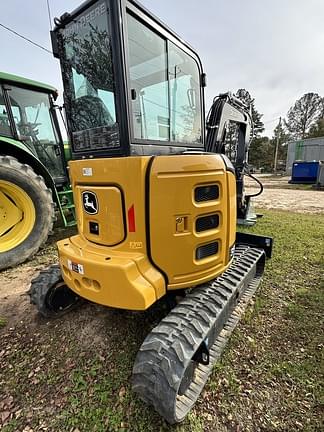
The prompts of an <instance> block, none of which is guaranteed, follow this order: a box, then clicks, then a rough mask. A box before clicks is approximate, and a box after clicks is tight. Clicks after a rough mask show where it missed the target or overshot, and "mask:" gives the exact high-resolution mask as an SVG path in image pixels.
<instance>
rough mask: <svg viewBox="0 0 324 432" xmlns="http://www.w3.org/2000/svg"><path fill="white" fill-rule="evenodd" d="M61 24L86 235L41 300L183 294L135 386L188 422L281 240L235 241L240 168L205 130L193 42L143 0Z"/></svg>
mask: <svg viewBox="0 0 324 432" xmlns="http://www.w3.org/2000/svg"><path fill="white" fill-rule="evenodd" d="M55 24H56V27H55V29H54V31H53V32H52V45H53V52H54V55H55V56H56V57H57V58H59V60H60V64H61V69H62V77H63V85H64V100H65V109H66V117H67V123H68V129H69V134H70V142H71V144H72V154H73V160H72V161H71V162H70V163H69V170H70V177H71V183H72V188H73V193H74V201H75V206H76V215H77V223H78V234H77V235H75V236H73V237H70V238H68V239H65V240H62V241H59V242H58V252H59V264H60V268H58V267H57V266H56V267H55V268H53V269H52V270H46V271H45V275H44V273H43V274H41V275H40V276H39V277H38V278H37V279H36V280H35V281H34V282H33V284H32V287H31V300H32V302H33V303H35V304H36V305H37V306H38V309H39V310H40V311H41V312H42V313H43V314H44V315H47V316H49V315H58V314H60V313H61V312H64V311H66V310H68V309H69V308H70V307H71V305H73V304H74V303H75V300H76V299H77V298H79V297H81V298H86V299H88V300H91V301H93V302H96V303H99V304H102V305H107V306H111V307H116V308H121V309H127V310H138V311H143V310H146V309H148V308H149V307H151V306H152V305H154V304H155V303H156V302H157V301H158V300H159V299H161V298H166V297H168V296H170V295H172V294H173V298H174V299H178V298H179V296H180V295H181V297H182V298H183V300H182V301H180V303H179V304H178V305H177V306H175V308H174V309H172V311H171V312H170V314H169V315H167V316H166V318H165V319H164V320H162V321H161V323H160V324H159V325H158V326H157V327H156V328H155V329H154V330H153V331H152V332H151V333H150V334H149V335H148V337H147V338H146V340H145V341H144V343H143V345H142V347H141V349H140V351H139V353H138V356H137V359H136V361H135V365H134V371H133V387H134V389H135V391H137V392H138V393H139V394H140V396H141V397H142V398H143V399H144V400H145V401H146V402H148V403H150V404H152V405H154V407H155V409H156V410H157V411H158V412H160V414H161V415H163V416H164V417H165V418H166V419H167V420H168V421H169V422H170V423H175V422H179V421H181V420H182V419H183V418H184V417H185V416H186V414H187V413H188V411H189V410H190V408H191V407H192V405H193V403H194V402H195V400H196V399H197V398H198V396H199V394H200V392H201V390H202V388H203V385H204V382H205V381H206V379H207V377H208V374H209V373H210V371H211V368H212V365H213V364H214V362H215V360H216V359H217V358H218V356H219V354H220V352H221V348H220V347H221V344H220V343H219V342H220V339H219V338H220V337H221V336H220V333H221V331H222V330H223V329H224V328H225V326H226V325H227V326H232V328H233V326H234V324H233V322H234V321H231V317H232V315H231V314H232V313H233V311H234V309H235V307H236V306H237V304H238V302H239V301H240V299H243V298H245V297H244V296H246V295H247V293H249V295H251V293H253V292H254V290H255V289H256V286H257V285H258V281H259V279H260V276H261V274H262V269H263V266H264V258H265V252H264V250H265V249H266V250H267V251H268V254H269V251H271V239H270V238H262V239H261V240H260V239H259V243H258V247H252V246H253V244H254V242H253V241H251V238H245V240H244V241H243V242H241V243H238V242H236V216H237V193H236V172H235V169H234V167H233V165H232V163H231V162H230V160H229V159H228V158H227V157H226V156H225V155H224V154H223V153H222V152H221V151H217V145H218V144H217V140H218V141H219V138H217V137H216V139H215V138H212V134H211V132H209V135H208V134H207V133H206V126H205V112H204V87H205V83H206V79H205V74H204V72H203V69H202V65H201V61H200V59H199V56H198V55H197V53H196V52H195V51H194V50H193V48H191V47H190V46H189V45H188V44H187V43H185V42H184V41H183V40H182V39H181V38H180V37H179V36H178V35H177V34H176V33H174V32H173V31H172V30H170V29H169V28H168V27H167V26H166V25H165V24H163V23H162V22H161V21H160V20H159V19H157V18H156V17H155V16H154V15H152V14H151V13H150V12H148V11H147V10H146V9H145V8H144V7H143V6H141V5H140V4H139V3H137V2H136V1H134V0H129V1H126V0H117V1H116V0H114V1H109V0H97V1H92V0H91V1H87V2H85V3H83V4H82V5H81V6H80V7H79V8H78V9H77V10H75V11H74V12H72V13H71V14H69V13H65V14H64V15H62V16H61V17H60V18H59V19H55ZM227 102H228V100H227ZM226 106H227V105H226ZM214 108H215V107H214ZM216 108H217V107H216ZM216 108H215V109H216ZM241 108H242V107H241ZM241 108H240V109H241ZM233 109H234V108H233ZM215 112H216V114H217V110H216V111H215V110H214V111H213V112H212V113H211V114H212V115H211V116H210V121H209V123H208V129H209V131H215V130H216V129H217V127H219V126H217V125H216V124H215V123H214V122H213V118H214V117H215V116H214V115H213V113H214V114H215ZM218 116H219V117H220V118H221V112H218ZM216 117H217V116H216ZM243 117H244V116H243ZM247 117H248V116H245V117H244V118H243V120H244V121H245V122H246V123H247ZM245 130H247V128H245ZM208 136H209V139H207V138H208ZM217 136H218V135H217ZM207 144H208V146H207ZM216 144H217V145H216ZM216 151H217V152H216ZM46 272H47V273H48V274H47V273H46ZM62 278H63V280H62ZM44 280H46V281H50V283H49V282H47V284H46V286H45V285H44ZM62 287H63V288H62ZM189 288H190V289H191V290H189V291H190V293H188V289H189ZM192 288H193V289H192ZM62 291H63V292H62ZM69 293H72V295H69ZM44 299H47V300H46V301H44ZM175 303H177V302H176V301H175ZM229 333H230V332H229V330H228V331H227V334H229ZM222 337H223V336H222ZM222 341H224V337H223V339H222Z"/></svg>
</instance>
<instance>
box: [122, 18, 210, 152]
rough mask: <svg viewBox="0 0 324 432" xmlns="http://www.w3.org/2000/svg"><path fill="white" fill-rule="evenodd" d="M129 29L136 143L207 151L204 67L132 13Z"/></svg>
mask: <svg viewBox="0 0 324 432" xmlns="http://www.w3.org/2000/svg"><path fill="white" fill-rule="evenodd" d="M127 25H128V28H127V33H128V64H129V76H130V87H131V99H132V120H133V133H134V138H135V139H142V140H155V141H167V142H170V141H171V142H178V143H184V144H188V145H189V146H190V145H192V144H194V145H195V146H197V145H199V146H202V136H201V135H202V131H201V101H200V72H199V67H198V64H197V63H196V61H195V60H194V59H193V58H192V57H190V56H189V55H188V54H186V53H185V52H183V51H182V50H181V49H179V48H178V47H177V46H176V45H174V44H173V43H171V42H169V41H167V40H166V39H165V38H163V37H162V36H159V35H158V34H157V33H155V32H154V31H153V30H151V29H150V28H148V27H147V26H146V25H144V24H143V23H142V22H140V21H139V20H138V19H137V18H135V17H133V16H132V15H131V14H128V15H127Z"/></svg>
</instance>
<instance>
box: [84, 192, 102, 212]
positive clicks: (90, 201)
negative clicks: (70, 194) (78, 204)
mask: <svg viewBox="0 0 324 432" xmlns="http://www.w3.org/2000/svg"><path fill="white" fill-rule="evenodd" d="M82 202H83V208H84V211H85V212H86V213H88V214H90V215H95V214H97V213H98V209H99V205H98V200H97V195H96V194H95V193H94V192H89V191H85V192H82Z"/></svg>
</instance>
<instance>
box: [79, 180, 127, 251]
mask: <svg viewBox="0 0 324 432" xmlns="http://www.w3.org/2000/svg"><path fill="white" fill-rule="evenodd" d="M87 191H88V188H87V186H76V188H75V198H76V200H77V201H78V204H77V207H78V208H81V207H82V204H81V202H80V200H81V199H82V194H86V193H87ZM91 191H92V192H94V193H95V194H96V196H97V198H98V201H99V203H100V205H99V209H98V213H97V214H94V215H91V214H88V213H86V212H85V211H82V212H80V213H78V215H79V224H80V227H81V231H82V233H83V234H84V236H85V237H86V238H87V239H88V240H90V241H92V242H94V243H99V244H103V245H107V246H113V245H116V244H118V243H120V242H121V241H122V240H123V239H124V237H125V228H124V221H123V213H124V209H123V202H122V194H121V192H120V190H119V189H118V188H116V187H114V186H95V187H92V188H91ZM101 221H104V223H101V224H100V230H99V232H98V234H93V233H91V232H90V222H94V223H100V222H101Z"/></svg>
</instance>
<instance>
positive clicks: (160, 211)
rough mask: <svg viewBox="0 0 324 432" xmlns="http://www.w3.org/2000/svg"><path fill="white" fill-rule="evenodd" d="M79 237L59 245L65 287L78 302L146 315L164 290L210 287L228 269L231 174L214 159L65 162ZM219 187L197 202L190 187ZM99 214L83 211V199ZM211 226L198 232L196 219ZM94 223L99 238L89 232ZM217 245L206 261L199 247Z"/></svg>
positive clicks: (195, 156) (232, 223)
mask: <svg viewBox="0 0 324 432" xmlns="http://www.w3.org/2000/svg"><path fill="white" fill-rule="evenodd" d="M69 165H70V176H71V182H72V188H73V192H74V201H75V204H76V214H77V222H78V230H79V234H78V235H77V236H74V237H72V238H70V239H66V240H62V241H60V242H58V249H59V256H60V264H61V268H62V274H63V278H64V280H65V282H66V284H67V285H68V286H69V287H70V288H71V289H72V290H74V291H75V292H77V293H78V294H79V295H80V296H82V297H85V298H87V299H89V300H92V301H94V302H97V303H100V304H103V305H108V306H112V307H117V308H124V309H133V310H144V309H147V308H148V307H149V306H150V305H151V304H153V303H154V302H155V301H156V300H158V299H159V298H160V297H162V296H163V295H164V294H165V293H166V292H167V290H171V289H179V288H186V287H189V286H194V285H197V284H199V283H202V282H204V281H206V280H210V279H212V278H214V277H215V276H217V275H219V274H220V273H222V272H223V271H224V270H225V269H226V268H227V267H228V265H229V263H230V256H229V248H230V246H232V245H233V243H234V241H235V224H236V209H235V206H236V196H235V178H234V175H233V174H232V173H230V172H228V171H226V167H225V164H224V162H223V159H222V158H221V156H219V155H208V154H192V155H172V156H171V155H169V156H154V157H153V156H151V157H150V156H132V157H122V158H103V159H87V160H79V161H72V162H70V164H69ZM210 185H211V186H213V187H214V186H215V185H217V188H218V189H217V190H218V192H219V193H218V196H217V198H214V199H209V200H205V201H203V202H197V200H196V195H195V193H196V192H195V190H196V189H195V188H197V187H202V186H207V187H209V186H210ZM85 191H88V192H92V193H94V194H96V197H97V200H98V205H99V209H98V212H97V213H96V214H95V215H89V214H87V213H86V211H85V206H84V202H83V201H82V193H83V192H85ZM210 215H211V216H213V217H214V216H215V215H216V216H215V217H217V226H216V225H215V226H214V227H213V228H212V229H207V230H202V231H199V232H198V231H197V226H198V225H197V226H196V222H197V220H198V219H199V218H201V217H205V216H207V217H209V216H210ZM90 222H95V223H96V224H98V230H99V232H98V234H93V233H91V232H90V230H89V224H90ZM210 243H213V244H215V243H217V248H218V250H217V251H215V252H213V253H212V254H210V255H209V256H206V257H202V258H201V256H200V255H199V254H197V250H198V249H199V248H200V246H205V245H207V246H209V245H210Z"/></svg>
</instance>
